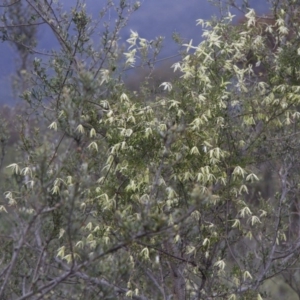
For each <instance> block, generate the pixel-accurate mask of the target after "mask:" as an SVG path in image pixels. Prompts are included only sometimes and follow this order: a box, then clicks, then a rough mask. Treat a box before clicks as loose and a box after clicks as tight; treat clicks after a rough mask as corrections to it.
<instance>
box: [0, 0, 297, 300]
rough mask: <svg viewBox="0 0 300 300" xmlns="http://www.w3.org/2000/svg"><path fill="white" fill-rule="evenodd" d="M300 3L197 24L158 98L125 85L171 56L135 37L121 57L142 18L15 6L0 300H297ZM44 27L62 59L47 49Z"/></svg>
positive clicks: (5, 34)
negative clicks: (14, 89) (277, 284)
mask: <svg viewBox="0 0 300 300" xmlns="http://www.w3.org/2000/svg"><path fill="white" fill-rule="evenodd" d="M296 2H297V1H293V0H282V1H274V3H273V8H272V14H270V15H269V16H265V17H264V18H260V17H258V16H256V14H255V11H254V10H253V9H251V8H246V11H245V19H244V20H243V21H242V22H240V24H239V25H233V21H232V20H233V18H234V16H233V15H231V14H230V13H228V14H227V15H226V16H222V18H221V19H220V20H212V21H203V20H197V24H198V25H199V26H202V30H203V41H202V42H201V43H200V44H199V45H193V43H192V41H191V42H189V43H186V44H183V45H182V46H183V48H184V49H185V50H184V52H183V53H182V58H181V59H180V60H179V61H178V62H177V63H175V64H174V65H173V68H174V72H178V74H180V77H179V78H178V79H174V80H171V79H170V82H162V83H161V85H160V93H153V90H152V88H151V86H149V84H147V82H145V83H144V84H143V85H142V86H141V88H140V89H139V90H138V91H130V90H128V89H127V88H126V86H125V85H124V83H123V78H124V77H123V73H124V71H125V70H126V69H128V68H133V67H135V66H136V65H137V64H141V65H144V66H145V68H146V67H147V66H148V67H149V78H150V77H151V74H152V71H153V68H154V65H155V61H156V58H157V56H158V54H159V51H160V49H161V44H162V38H160V37H159V38H157V39H156V40H154V41H151V42H150V41H147V40H145V39H143V38H142V37H140V36H139V35H138V33H137V32H134V31H131V35H130V38H129V39H128V40H127V44H126V46H124V45H120V44H119V36H120V31H121V29H122V28H123V27H124V26H126V22H127V19H128V17H129V16H130V14H131V13H132V12H134V11H135V10H137V9H138V7H139V3H135V4H133V5H130V4H129V3H127V2H126V1H125V0H121V1H120V2H119V3H114V2H111V1H109V2H108V3H107V5H106V6H105V7H104V8H103V11H101V12H100V13H99V18H100V17H101V18H102V19H101V21H98V20H97V21H94V20H92V18H91V17H90V16H89V15H87V13H86V11H85V6H84V4H83V3H81V1H78V3H77V5H76V7H75V8H73V9H72V10H71V11H70V12H65V11H64V10H63V9H62V8H61V7H60V6H59V5H58V4H54V3H52V1H46V0H45V1H33V0H27V1H26V6H25V5H24V2H21V1H17V2H15V1H4V8H3V10H5V12H4V11H3V14H2V19H1V22H2V23H1V26H0V30H1V33H2V40H3V41H8V42H10V43H12V44H13V45H19V47H17V51H19V53H20V54H22V53H23V55H21V62H24V61H25V62H26V63H23V64H22V65H21V67H20V68H21V69H20V71H19V72H18V75H17V77H16V80H15V81H14V82H15V86H18V88H19V90H18V91H19V92H22V96H21V97H22V98H23V99H24V102H25V103H26V106H25V108H23V110H22V117H20V118H17V117H16V118H15V120H14V122H16V123H17V124H18V125H17V126H18V127H17V128H18V132H19V142H18V144H16V143H15V144H14V158H13V159H14V161H13V162H12V163H10V164H9V165H8V166H7V167H6V168H4V167H2V169H1V172H2V174H1V176H2V182H1V189H2V191H3V198H1V206H0V208H1V229H0V230H1V239H2V241H3V242H2V245H1V247H0V253H1V266H0V298H1V299H20V300H21V299H83V298H85V299H127V298H128V299H130V298H132V299H145V300H146V299H177V300H183V299H231V300H233V299H275V298H274V295H273V296H270V295H268V293H266V292H265V289H264V288H263V284H264V282H266V281H268V279H270V278H273V277H276V278H278V277H280V276H281V277H282V278H285V280H286V281H287V283H288V285H289V286H290V288H292V289H293V290H294V291H295V292H296V293H297V294H298V295H300V291H299V289H298V287H297V284H295V278H297V272H298V266H299V264H298V258H299V251H300V239H299V238H300V235H299V230H300V219H299V203H298V193H299V184H298V182H299V175H298V170H299V162H300V157H299V154H298V153H299V139H298V135H299V131H298V130H299V128H298V126H299V124H298V123H299V117H300V112H299V107H300V106H299V104H300V96H299V91H300V85H299V83H300V70H299V65H300V50H299V49H300V44H299V36H300V35H299V28H300V24H299V23H300V19H299V8H298V6H297V3H296ZM230 5H231V7H237V5H236V4H235V3H233V1H230ZM22 9H25V10H26V11H27V14H26V18H25V19H21V21H20V20H19V21H18V19H15V18H12V17H10V16H12V15H13V16H15V15H16V13H14V10H16V11H20V10H22ZM241 9H242V8H241ZM107 11H110V13H112V11H114V17H115V18H116V22H114V23H113V24H111V23H109V22H106V21H107V20H106V19H105V18H106V17H105V14H106V12H107ZM20 16H25V14H22V13H20ZM20 18H21V17H20ZM266 20H267V21H266ZM103 24H104V25H105V26H104V27H103V26H102V25H103ZM17 25H19V26H17ZM38 26H47V28H48V30H51V32H52V34H53V36H54V37H55V38H56V40H57V42H58V44H59V45H60V48H59V49H58V50H51V52H48V53H44V54H45V55H43V53H41V52H39V51H38V50H36V48H35V42H34V41H33V35H34V34H35V32H36V31H30V30H28V28H37V27H38ZM101 26H102V27H101ZM16 28H17V30H16ZM22 28H23V29H22ZM24 28H26V30H25V29H24ZM101 28H104V30H103V29H102V30H101ZM199 30H201V29H200V28H199ZM95 37H96V38H95ZM99 37H100V43H99V44H97V42H96V41H97V40H99ZM27 41H29V44H26V43H27ZM20 45H22V47H21V46H20ZM27 51H30V55H29V54H28V55H27V56H26V55H25V54H24V52H25V53H27ZM31 58H32V63H29V60H30V59H31ZM22 59H23V60H22ZM29 64H30V67H28V68H27V67H26V69H25V68H24V65H26V66H27V65H29ZM22 66H23V67H22ZM18 83H20V84H19V85H18ZM20 89H21V91H20ZM156 89H157V87H156ZM0 126H1V127H0V128H1V133H0V134H1V150H2V151H1V161H0V162H1V164H3V162H4V161H5V155H7V151H6V150H7V145H8V139H9V128H8V126H7V124H5V122H2V123H1V124H0ZM11 149H12V147H11ZM5 178H6V179H5ZM296 282H297V281H296ZM268 297H272V298H268ZM278 299H279V298H278Z"/></svg>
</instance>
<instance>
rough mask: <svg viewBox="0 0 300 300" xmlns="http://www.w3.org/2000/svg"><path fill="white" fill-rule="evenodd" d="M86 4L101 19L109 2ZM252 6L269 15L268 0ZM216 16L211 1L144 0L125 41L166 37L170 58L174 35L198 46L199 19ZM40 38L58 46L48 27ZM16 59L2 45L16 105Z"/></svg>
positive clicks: (3, 91) (7, 92)
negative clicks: (135, 37) (13, 81)
mask: <svg viewBox="0 0 300 300" xmlns="http://www.w3.org/2000/svg"><path fill="white" fill-rule="evenodd" d="M21 1H25V0H21ZM129 1H130V2H135V1H134V0H129ZM60 2H62V3H63V5H64V7H65V8H66V9H70V8H71V7H72V6H73V5H74V2H75V0H62V1H60ZM95 2H96V3H95ZM86 3H87V5H86V7H87V11H88V13H89V14H92V15H93V17H94V18H97V13H98V12H99V11H100V9H101V8H102V6H103V5H104V4H105V3H106V0H98V1H95V0H86ZM249 3H250V4H251V7H253V8H255V9H256V10H257V13H258V14H264V13H267V12H268V4H267V1H266V0H265V1H263V0H259V1H258V0H252V1H249ZM0 12H1V10H0ZM232 13H233V14H235V15H237V17H236V18H235V19H238V16H239V15H240V13H239V12H238V11H236V10H232ZM213 15H216V16H218V15H219V9H218V8H217V7H215V6H213V5H212V4H211V3H209V2H208V1H207V0H144V1H141V7H140V8H139V9H138V10H137V11H136V12H135V13H134V14H133V15H132V17H131V19H130V21H129V23H128V26H127V27H126V28H124V29H123V31H122V38H123V39H124V41H125V40H126V39H127V38H128V37H129V35H130V29H132V30H134V31H137V32H138V33H139V35H140V36H141V37H144V38H146V39H149V40H151V39H154V38H155V37H156V36H163V37H165V40H164V48H163V51H162V52H161V54H160V58H163V57H169V56H172V55H176V54H177V53H178V45H176V44H175V42H174V41H173V40H172V34H173V33H174V32H177V33H178V34H180V35H181V37H182V38H184V39H185V40H186V41H187V42H188V41H189V40H190V39H193V43H194V44H197V43H199V42H200V41H201V34H202V32H201V27H199V26H196V20H197V19H210V18H211V17H212V16H213ZM38 39H39V41H38V47H37V48H38V49H42V50H43V51H45V50H46V51H47V50H50V49H52V48H53V47H55V39H54V38H53V36H52V35H51V33H50V31H48V30H46V29H45V28H40V29H39V32H38ZM16 57H17V56H16V54H15V53H14V51H13V48H12V47H11V46H10V45H9V44H8V43H0V104H8V105H14V104H15V103H16V102H17V100H16V99H14V97H13V95H12V88H11V75H12V74H13V72H14V68H15V63H14V60H15V59H16Z"/></svg>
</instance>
